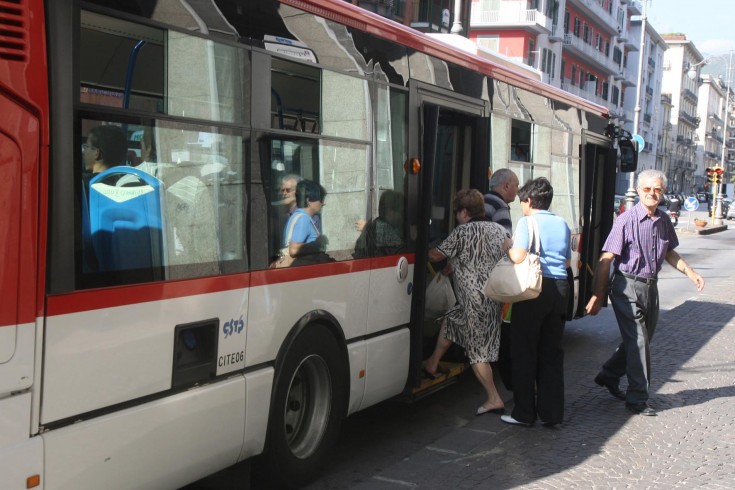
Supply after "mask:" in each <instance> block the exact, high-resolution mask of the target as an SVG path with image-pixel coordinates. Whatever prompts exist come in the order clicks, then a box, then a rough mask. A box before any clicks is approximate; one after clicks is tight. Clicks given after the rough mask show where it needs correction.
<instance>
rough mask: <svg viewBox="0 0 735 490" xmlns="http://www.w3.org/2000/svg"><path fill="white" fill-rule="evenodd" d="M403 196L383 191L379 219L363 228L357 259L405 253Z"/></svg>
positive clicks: (358, 240) (357, 247)
mask: <svg viewBox="0 0 735 490" xmlns="http://www.w3.org/2000/svg"><path fill="white" fill-rule="evenodd" d="M403 207H404V205H403V194H401V193H400V192H396V191H394V190H386V191H383V194H381V196H380V202H379V203H378V217H377V218H375V219H374V220H372V221H370V222H368V223H366V224H365V225H364V226H363V227H362V233H360V236H359V237H358V238H357V242H356V243H355V253H354V254H353V256H354V257H355V258H356V259H362V258H366V257H381V256H385V255H394V254H399V253H401V252H403V251H404V249H405V246H406V242H405V241H404V240H403Z"/></svg>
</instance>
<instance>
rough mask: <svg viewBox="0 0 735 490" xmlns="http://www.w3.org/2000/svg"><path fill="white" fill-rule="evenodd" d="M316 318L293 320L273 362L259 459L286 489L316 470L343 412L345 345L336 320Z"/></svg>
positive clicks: (312, 475) (335, 434)
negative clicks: (273, 367)
mask: <svg viewBox="0 0 735 490" xmlns="http://www.w3.org/2000/svg"><path fill="white" fill-rule="evenodd" d="M319 316H320V315H317V318H314V316H313V315H307V317H309V318H308V319H309V320H310V321H305V322H303V324H301V325H299V324H297V326H296V327H295V328H294V330H293V332H292V334H293V335H291V336H290V338H289V339H288V342H286V343H284V347H283V348H282V349H281V352H279V355H278V358H277V361H276V376H275V379H274V385H273V394H272V398H271V409H270V414H269V417H268V436H267V440H266V446H265V451H264V453H263V458H264V460H265V468H264V469H265V470H266V471H267V472H268V476H269V478H270V479H271V481H272V480H273V479H276V480H277V481H279V482H280V483H281V484H282V485H283V486H286V487H290V486H301V485H303V484H305V483H307V482H308V481H310V480H312V479H313V478H315V477H316V476H317V475H318V474H319V471H320V469H321V467H322V466H323V464H324V463H325V462H326V460H327V456H328V453H329V451H330V449H331V448H332V447H333V446H334V444H335V442H336V440H337V437H338V435H339V430H340V427H341V422H342V419H343V418H344V417H345V415H346V413H347V405H348V398H349V373H348V361H347V355H346V347H345V343H344V340H343V339H340V338H339V336H340V334H341V330H339V328H338V327H337V326H336V324H335V323H332V322H331V321H329V320H328V319H327V318H325V317H323V316H322V317H321V318H319ZM335 329H336V330H335ZM337 332H340V334H338V333H337Z"/></svg>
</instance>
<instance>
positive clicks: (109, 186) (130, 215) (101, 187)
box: [89, 166, 166, 272]
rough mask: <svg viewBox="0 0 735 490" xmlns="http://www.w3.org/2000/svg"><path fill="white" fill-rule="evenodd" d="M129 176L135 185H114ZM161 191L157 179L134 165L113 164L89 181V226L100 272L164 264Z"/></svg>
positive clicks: (160, 185) (151, 267)
mask: <svg viewBox="0 0 735 490" xmlns="http://www.w3.org/2000/svg"><path fill="white" fill-rule="evenodd" d="M130 175H132V176H134V177H136V178H137V181H138V182H137V184H138V185H132V186H130V185H126V186H125V187H120V186H117V185H116V183H117V181H118V180H119V179H120V178H122V177H123V176H130ZM127 180H130V179H129V178H128V179H127ZM162 193H163V183H162V182H161V181H160V180H158V179H157V178H156V177H153V176H152V175H150V174H148V173H146V172H143V171H142V170H139V169H136V168H133V167H126V166H120V167H113V168H110V169H108V170H106V171H104V172H102V173H100V174H99V175H97V176H95V177H94V178H93V179H92V180H91V181H90V183H89V226H90V233H91V242H92V248H93V249H94V253H95V255H96V257H97V265H98V270H99V271H100V272H109V271H120V270H131V269H155V268H160V267H163V266H164V265H166V264H165V234H164V231H163V230H164V209H163V201H162V199H161V198H162Z"/></svg>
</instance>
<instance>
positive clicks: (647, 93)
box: [646, 87, 653, 97]
mask: <svg viewBox="0 0 735 490" xmlns="http://www.w3.org/2000/svg"><path fill="white" fill-rule="evenodd" d="M646 95H648V96H649V97H653V88H652V87H646Z"/></svg>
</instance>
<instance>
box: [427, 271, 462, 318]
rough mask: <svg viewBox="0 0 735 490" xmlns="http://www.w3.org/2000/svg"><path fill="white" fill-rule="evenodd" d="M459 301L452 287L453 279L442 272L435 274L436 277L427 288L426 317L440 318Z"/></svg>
mask: <svg viewBox="0 0 735 490" xmlns="http://www.w3.org/2000/svg"><path fill="white" fill-rule="evenodd" d="M455 303H457V298H456V297H455V296H454V289H452V281H450V280H449V278H448V277H447V276H444V275H443V274H441V273H437V274H435V275H434V279H432V281H431V282H430V283H429V286H428V287H427V288H426V307H425V310H424V311H425V314H426V318H438V317H440V316H442V315H443V314H445V313H446V312H447V310H448V309H449V308H451V307H452V306H454V305H455Z"/></svg>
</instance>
